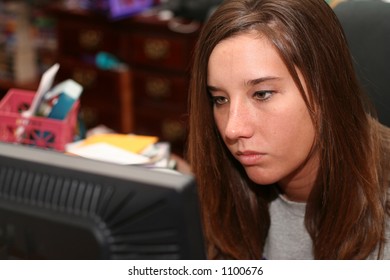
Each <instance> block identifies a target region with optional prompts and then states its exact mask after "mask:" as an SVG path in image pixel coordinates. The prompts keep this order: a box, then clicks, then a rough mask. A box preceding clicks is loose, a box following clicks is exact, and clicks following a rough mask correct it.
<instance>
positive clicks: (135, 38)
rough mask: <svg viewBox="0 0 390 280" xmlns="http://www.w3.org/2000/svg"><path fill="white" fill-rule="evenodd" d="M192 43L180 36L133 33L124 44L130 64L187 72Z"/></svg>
mask: <svg viewBox="0 0 390 280" xmlns="http://www.w3.org/2000/svg"><path fill="white" fill-rule="evenodd" d="M193 44H194V41H193V40H190V39H189V38H186V37H182V36H179V35H177V36H173V35H172V36H171V35H169V34H168V33H167V35H164V36H163V35H158V34H144V33H137V32H133V33H132V34H130V35H129V37H128V38H127V42H126V43H124V45H125V46H126V49H128V50H131V51H128V52H127V57H128V60H129V61H130V63H133V64H135V65H138V66H139V65H142V66H151V67H155V68H158V69H168V70H174V71H181V72H182V71H187V70H188V67H189V65H190V57H191V51H192V49H193Z"/></svg>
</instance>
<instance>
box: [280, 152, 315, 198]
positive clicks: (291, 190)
mask: <svg viewBox="0 0 390 280" xmlns="http://www.w3.org/2000/svg"><path fill="white" fill-rule="evenodd" d="M318 169H319V156H318V152H314V153H312V154H311V156H310V157H309V158H308V160H306V161H305V163H304V164H302V166H301V167H300V168H298V169H297V170H296V171H295V172H294V173H292V174H290V176H288V177H286V178H284V179H283V180H281V181H280V182H278V185H279V188H280V190H281V192H282V193H283V195H284V196H285V197H286V198H287V199H288V200H291V201H296V202H306V201H307V199H308V197H309V195H310V192H311V190H312V189H313V186H314V184H315V181H316V179H317V175H318Z"/></svg>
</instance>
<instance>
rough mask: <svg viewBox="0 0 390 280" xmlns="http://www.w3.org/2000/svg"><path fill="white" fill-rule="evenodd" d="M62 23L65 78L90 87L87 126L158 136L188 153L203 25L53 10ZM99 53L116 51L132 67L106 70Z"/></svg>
mask: <svg viewBox="0 0 390 280" xmlns="http://www.w3.org/2000/svg"><path fill="white" fill-rule="evenodd" d="M52 13H53V14H54V15H55V16H56V17H57V22H58V30H57V34H58V61H59V63H60V64H61V71H60V73H59V74H58V75H59V77H58V78H59V79H62V80H63V79H66V78H72V79H74V80H76V81H78V82H80V83H81V84H82V85H83V86H84V88H85V89H84V92H83V95H82V98H81V108H82V111H83V113H84V116H85V120H86V124H87V127H92V126H94V125H97V124H99V123H102V124H105V125H107V126H109V127H111V128H113V129H115V130H116V131H118V132H122V133H129V132H133V133H137V134H146V135H156V136H159V137H160V140H161V141H169V142H170V143H171V146H172V150H173V151H174V152H176V153H179V154H180V153H182V151H183V144H184V143H185V141H186V139H185V137H186V134H187V132H186V127H187V125H186V124H187V117H186V115H187V91H188V81H189V67H190V62H191V57H192V51H193V48H194V45H195V41H196V39H197V36H198V32H199V29H200V26H199V25H196V23H195V26H194V23H191V24H192V25H193V26H194V28H193V29H192V30H191V32H188V30H186V31H185V32H181V31H180V30H178V29H174V30H173V29H172V28H170V24H171V23H172V22H168V21H163V20H159V19H158V17H157V14H153V13H148V14H143V15H138V16H135V17H132V18H130V19H126V20H121V21H109V20H107V19H106V18H104V17H103V16H100V15H96V14H90V13H86V12H80V11H72V12H71V11H67V10H62V9H53V11H52ZM98 52H107V53H110V54H113V55H115V56H116V57H117V58H118V59H119V60H121V61H122V62H124V63H126V64H127V65H128V69H127V70H122V71H113V70H102V69H99V68H98V67H97V66H96V65H95V64H94V56H95V55H96V54H97V53H98Z"/></svg>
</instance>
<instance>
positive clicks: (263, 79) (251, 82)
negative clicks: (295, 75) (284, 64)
mask: <svg viewBox="0 0 390 280" xmlns="http://www.w3.org/2000/svg"><path fill="white" fill-rule="evenodd" d="M281 79H282V78H280V77H276V76H266V77H261V78H257V79H253V80H249V81H246V82H245V85H246V86H255V85H258V84H261V83H264V82H266V81H272V80H281Z"/></svg>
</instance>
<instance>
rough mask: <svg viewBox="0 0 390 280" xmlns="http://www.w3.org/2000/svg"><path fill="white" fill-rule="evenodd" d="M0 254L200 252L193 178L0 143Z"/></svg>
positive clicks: (156, 255)
mask: <svg viewBox="0 0 390 280" xmlns="http://www.w3.org/2000/svg"><path fill="white" fill-rule="evenodd" d="M0 258H1V259H74V260H78V259H91V260H95V259H139V260H145V259H203V258H205V254H204V245H203V237H202V229H201V223H200V215H199V208H198V197H197V192H196V183H195V179H194V177H192V176H188V175H182V174H180V175H178V174H170V173H164V172H159V171H154V170H150V169H147V168H142V167H136V166H124V165H118V164H111V163H106V162H101V161H94V160H90V159H86V158H81V157H76V156H70V155H66V154H62V153H59V152H55V151H50V150H43V149H40V148H34V147H28V146H22V145H17V144H9V143H0Z"/></svg>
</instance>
